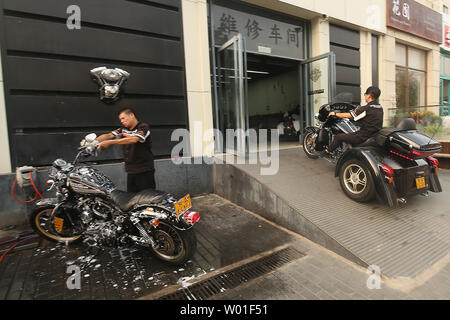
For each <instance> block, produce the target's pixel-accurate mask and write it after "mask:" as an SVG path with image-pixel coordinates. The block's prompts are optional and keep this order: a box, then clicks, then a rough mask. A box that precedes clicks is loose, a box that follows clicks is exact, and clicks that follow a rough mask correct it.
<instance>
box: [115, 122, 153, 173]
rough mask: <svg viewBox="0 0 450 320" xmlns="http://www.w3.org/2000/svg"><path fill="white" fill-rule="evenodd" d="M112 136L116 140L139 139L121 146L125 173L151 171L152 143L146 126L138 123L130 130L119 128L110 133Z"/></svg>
mask: <svg viewBox="0 0 450 320" xmlns="http://www.w3.org/2000/svg"><path fill="white" fill-rule="evenodd" d="M112 134H113V135H114V136H115V137H116V138H126V137H138V138H139V142H136V143H131V144H124V145H123V146H122V148H123V158H124V161H125V171H126V172H127V173H131V174H134V173H142V172H147V171H151V170H153V169H154V168H155V166H154V160H153V153H152V150H151V148H152V142H151V136H150V128H149V125H148V124H146V123H144V122H139V123H138V124H137V125H136V127H135V128H134V129H132V130H129V129H127V128H124V127H120V128H119V129H117V130H114V131H112Z"/></svg>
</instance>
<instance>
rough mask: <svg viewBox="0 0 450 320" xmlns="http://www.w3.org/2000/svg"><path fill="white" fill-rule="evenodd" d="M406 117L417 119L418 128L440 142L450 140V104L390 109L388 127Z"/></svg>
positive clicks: (393, 125)
mask: <svg viewBox="0 0 450 320" xmlns="http://www.w3.org/2000/svg"><path fill="white" fill-rule="evenodd" d="M405 118H412V119H414V120H415V121H416V125H417V129H418V130H420V131H422V132H423V133H425V134H426V135H429V136H430V137H433V139H435V140H438V141H440V142H450V104H440V105H428V106H417V107H408V108H390V109H388V125H387V126H388V127H395V126H396V125H397V124H398V123H400V121H402V120H403V119H405Z"/></svg>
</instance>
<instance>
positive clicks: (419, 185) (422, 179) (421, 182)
mask: <svg viewBox="0 0 450 320" xmlns="http://www.w3.org/2000/svg"><path fill="white" fill-rule="evenodd" d="M426 186H427V184H426V183H425V177H420V178H416V187H417V189H423V188H425V187H426Z"/></svg>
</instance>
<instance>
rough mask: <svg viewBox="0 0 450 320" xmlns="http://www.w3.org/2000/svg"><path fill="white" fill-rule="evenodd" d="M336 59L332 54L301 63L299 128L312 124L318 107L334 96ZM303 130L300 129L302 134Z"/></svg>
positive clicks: (329, 101)
mask: <svg viewBox="0 0 450 320" xmlns="http://www.w3.org/2000/svg"><path fill="white" fill-rule="evenodd" d="M335 61H336V58H335V54H334V53H333V52H328V53H326V54H323V55H320V56H317V57H314V58H310V59H308V60H305V61H302V62H301V77H302V79H303V81H302V86H303V88H302V90H301V91H302V92H303V97H302V105H303V108H304V112H302V111H303V110H301V112H300V114H301V115H303V114H304V116H305V119H301V121H300V124H301V126H304V124H306V126H311V125H313V124H314V114H315V113H317V112H318V111H319V108H320V106H322V105H324V104H326V103H331V102H332V99H333V98H334V96H335V94H336V63H335ZM303 129H304V128H300V130H301V131H300V132H303Z"/></svg>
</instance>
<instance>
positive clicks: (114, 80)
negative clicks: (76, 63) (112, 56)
mask: <svg viewBox="0 0 450 320" xmlns="http://www.w3.org/2000/svg"><path fill="white" fill-rule="evenodd" d="M91 75H92V77H93V79H94V81H95V82H97V84H98V85H99V86H100V99H101V100H102V101H104V102H106V103H111V102H114V101H116V100H118V99H119V98H120V96H119V94H120V92H121V86H122V84H124V83H125V81H127V79H128V78H129V77H130V73H128V72H127V71H125V70H122V69H119V68H115V69H108V68H106V67H98V68H94V69H92V70H91Z"/></svg>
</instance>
